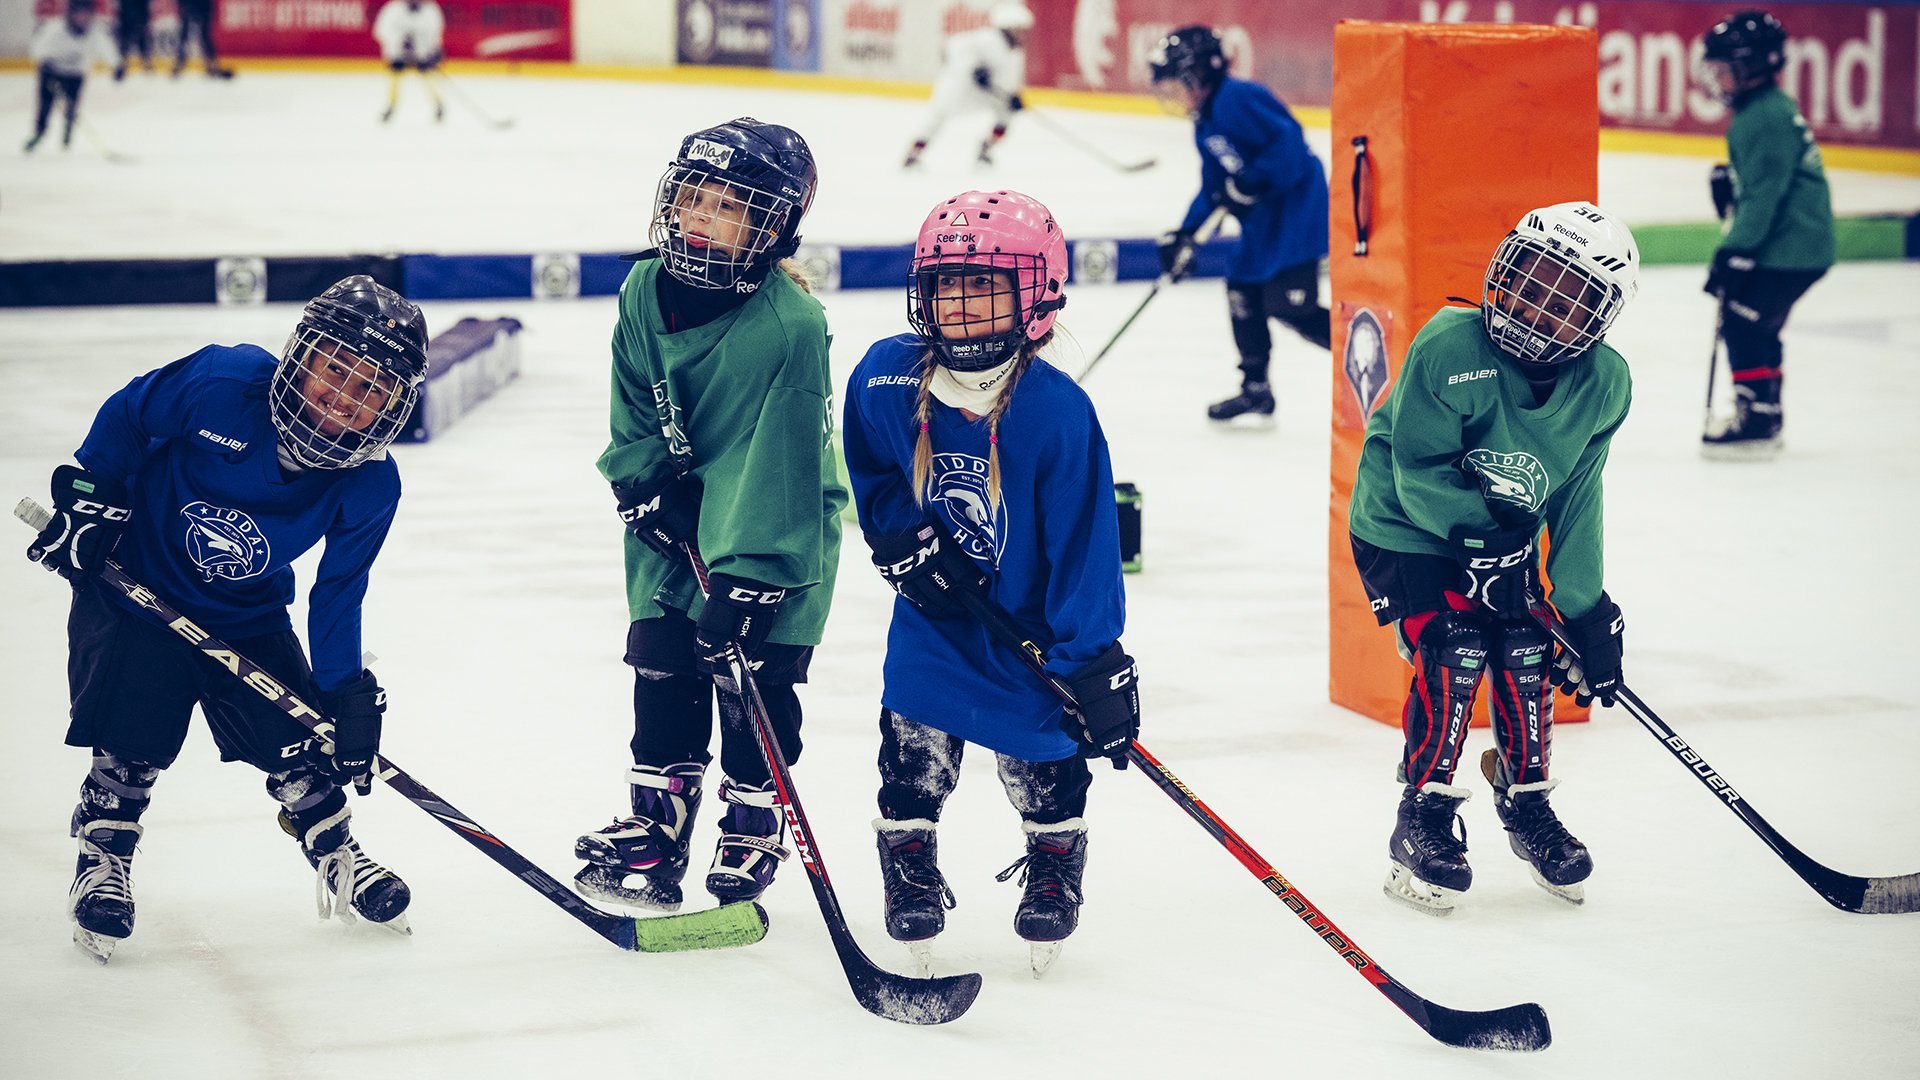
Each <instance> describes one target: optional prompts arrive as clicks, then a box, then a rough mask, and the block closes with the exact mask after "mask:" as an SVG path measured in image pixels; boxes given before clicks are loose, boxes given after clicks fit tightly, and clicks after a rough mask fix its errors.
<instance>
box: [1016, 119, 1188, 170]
mask: <svg viewBox="0 0 1920 1080" xmlns="http://www.w3.org/2000/svg"><path fill="white" fill-rule="evenodd" d="M1026 113H1027V115H1028V116H1031V117H1033V118H1034V119H1035V120H1038V121H1040V122H1041V123H1042V124H1044V125H1046V126H1047V128H1048V129H1049V130H1051V131H1052V132H1053V133H1054V134H1055V135H1058V136H1060V137H1061V138H1062V139H1065V140H1066V141H1067V142H1070V143H1072V144H1073V145H1074V146H1076V147H1078V148H1080V150H1081V151H1083V152H1084V153H1086V154H1087V155H1088V156H1089V157H1092V158H1093V159H1094V160H1096V161H1098V162H1100V163H1101V164H1103V165H1105V166H1107V167H1108V168H1111V169H1116V170H1118V171H1120V172H1123V173H1135V172H1140V171H1141V170H1143V169H1151V168H1153V167H1154V166H1155V165H1157V164H1159V162H1158V160H1157V159H1155V158H1148V159H1147V160H1145V161H1135V162H1131V163H1129V162H1125V161H1121V160H1119V159H1118V158H1116V157H1114V156H1113V155H1112V154H1109V153H1107V152H1106V151H1105V150H1102V149H1100V148H1099V147H1098V146H1095V145H1094V144H1092V143H1090V142H1088V141H1087V140H1085V139H1083V138H1081V137H1080V136H1078V135H1076V134H1074V133H1073V131H1072V129H1070V128H1068V127H1067V126H1066V125H1065V124H1062V123H1061V122H1060V121H1058V120H1055V119H1054V118H1053V117H1051V116H1048V115H1047V114H1046V113H1044V112H1041V111H1040V110H1039V109H1035V108H1032V107H1028V108H1027V110H1026Z"/></svg>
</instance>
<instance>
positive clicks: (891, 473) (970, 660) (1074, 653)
mask: <svg viewBox="0 0 1920 1080" xmlns="http://www.w3.org/2000/svg"><path fill="white" fill-rule="evenodd" d="M1066 278H1067V242H1066V238H1065V236H1063V235H1062V234H1061V231H1060V229H1059V227H1058V226H1057V225H1056V224H1055V223H1054V220H1053V215H1052V214H1051V213H1050V212H1048V210H1047V208H1046V207H1045V206H1042V205H1041V204H1040V203H1038V202H1036V201H1035V200H1033V199H1031V198H1028V197H1027V196H1025V195H1022V194H1020V193H1018V192H1013V191H999V192H991V193H989V192H980V191H970V192H967V193H965V194H963V195H957V196H955V197H953V198H951V199H948V200H947V201H946V202H944V203H941V204H940V205H939V206H936V207H934V209H933V211H932V212H931V213H930V214H928V215H927V219H926V221H925V223H924V224H922V225H921V227H920V236H919V242H918V244H917V246H916V249H915V253H914V260H913V270H912V277H911V278H910V284H909V286H908V292H907V324H908V325H909V326H910V327H912V329H913V332H912V333H909V334H901V335H899V336H897V337H890V338H886V339H883V340H881V341H879V342H876V343H875V344H874V345H873V347H872V348H870V349H868V350H867V355H866V357H865V358H864V359H862V360H861V361H860V364H859V366H858V367H857V368H855V369H854V372H853V376H852V378H851V379H849V380H848V383H847V395H846V431H845V442H846V455H847V471H848V474H849V475H850V476H851V477H852V479H853V487H854V493H855V496H856V499H857V501H858V504H859V508H860V527H861V529H862V530H864V532H865V533H866V539H867V543H868V544H869V545H870V546H871V547H872V548H873V561H874V565H875V566H877V567H879V570H880V575H881V576H882V577H883V578H885V579H886V580H887V583H888V584H890V585H892V586H893V587H894V589H895V590H896V591H898V592H899V594H900V597H899V599H897V600H895V601H894V608H893V625H892V629H891V630H890V632H889V633H888V636H887V656H886V672H885V689H884V690H883V691H882V694H881V708H880V795H879V804H880V817H879V819H878V820H876V821H875V822H874V828H875V830H877V831H878V833H879V838H878V844H879V852H880V871H881V878H882V881H883V883H884V886H885V890H886V897H885V902H886V925H887V933H888V934H890V935H892V936H893V937H894V939H895V940H898V941H903V942H907V943H908V944H909V947H911V948H913V949H914V951H915V954H916V956H917V957H918V958H919V959H920V962H921V964H922V967H923V968H924V967H925V965H926V963H927V960H928V959H929V954H930V950H931V946H930V945H929V944H927V943H928V941H929V939H931V938H932V937H933V936H934V935H936V934H938V933H940V931H941V930H942V929H944V927H945V925H946V909H947V908H949V907H952V906H954V903H955V898H954V895H953V891H952V890H951V889H950V888H948V886H947V883H946V879H945V878H944V877H943V876H942V874H941V872H940V867H939V865H938V862H937V858H936V854H937V852H936V847H937V845H936V839H935V832H936V829H937V827H938V822H939V820H940V811H941V807H942V806H943V805H944V804H945V802H946V799H947V796H948V795H949V794H951V793H952V791H953V789H954V785H955V784H956V783H958V781H959V779H960V759H961V753H962V751H963V750H964V749H965V746H966V744H967V743H970V742H971V743H977V744H979V745H980V746H983V747H985V748H987V749H989V750H991V751H993V753H994V757H995V759H996V760H997V761H998V763H999V771H1000V779H1001V782H1002V783H1003V784H1004V785H1005V787H1006V791H1007V798H1008V799H1009V800H1010V801H1011V802H1012V803H1013V806H1014V809H1015V810H1017V811H1018V812H1019V814H1020V827H1021V830H1022V832H1023V833H1024V834H1025V839H1026V854H1025V855H1024V856H1022V857H1021V858H1020V859H1019V860H1018V861H1016V862H1015V863H1014V865H1012V866H1010V867H1008V868H1007V869H1006V871H1005V872H1003V873H1002V874H1001V875H1000V880H1002V881H1005V880H1007V879H1008V878H1010V877H1012V876H1013V875H1014V874H1015V873H1016V872H1019V873H1022V875H1023V876H1022V879H1021V881H1022V884H1023V885H1024V886H1025V893H1024V895H1023V896H1022V898H1021V900H1020V904H1019V908H1018V911H1017V912H1016V914H1015V915H1014V930H1015V932H1016V933H1018V934H1019V935H1020V936H1021V937H1022V938H1025V939H1026V940H1028V941H1029V942H1032V943H1033V946H1032V949H1031V951H1032V954H1033V968H1034V971H1035V973H1036V974H1038V973H1040V972H1043V971H1045V970H1046V967H1047V965H1048V964H1050V963H1051V962H1052V960H1053V958H1054V956H1056V955H1057V954H1058V951H1059V948H1060V943H1061V942H1062V941H1063V940H1064V939H1065V938H1066V937H1067V935H1069V934H1071V933H1073V931H1074V927H1075V926H1076V925H1078V923H1079V918H1080V904H1081V899H1082V895H1081V877H1082V874H1083V873H1084V871H1085V869H1086V860H1087V822H1086V818H1085V813H1086V805H1087V788H1088V786H1089V784H1090V783H1091V782H1092V774H1091V772H1089V770H1088V768H1087V763H1086V761H1085V759H1086V758H1089V757H1101V756H1105V757H1109V758H1111V759H1113V761H1114V763H1115V765H1116V766H1117V767H1120V768H1124V767H1125V762H1126V753H1127V748H1128V746H1129V745H1130V744H1131V743H1132V740H1133V738H1134V736H1136V735H1137V734H1139V731H1140V700H1139V692H1138V690H1137V688H1136V686H1137V684H1136V680H1135V678H1134V663H1133V659H1132V658H1131V657H1129V656H1128V655H1127V654H1126V651H1125V650H1124V649H1122V648H1121V647H1120V641H1119V637H1120V632H1121V629H1122V627H1123V624H1124V622H1125V619H1126V595H1125V590H1124V588H1123V587H1122V585H1121V577H1120V541H1119V526H1118V522H1117V519H1116V518H1115V516H1114V512H1113V470H1112V466H1111V463H1110V462H1109V460H1108V457H1107V443H1106V437H1105V436H1104V435H1103V434H1102V433H1101V430H1100V422H1099V420H1098V419H1097V418H1096V417H1095V416H1094V412H1093V404H1092V402H1090V401H1089V400H1088V399H1087V395H1086V394H1085V393H1083V392H1082V391H1081V390H1080V388H1079V387H1078V386H1076V385H1075V384H1074V381H1073V380H1072V379H1071V378H1069V377H1068V376H1066V375H1064V374H1062V373H1061V372H1060V370H1059V369H1058V368H1055V367H1053V366H1052V365H1051V364H1049V363H1047V362H1046V361H1045V360H1043V359H1040V358H1039V356H1038V355H1037V354H1038V353H1039V352H1040V350H1041V349H1042V348H1044V347H1045V346H1046V344H1047V343H1048V342H1049V341H1050V340H1052V338H1053V328H1054V320H1055V318H1056V317H1057V316H1058V312H1059V309H1060V308H1061V307H1062V306H1063V305H1064V304H1065V303H1066V297H1065V296H1064V295H1063V294H1062V291H1061V289H1062V286H1063V285H1064V284H1065V282H1066ZM967 592H971V593H975V594H978V595H981V596H985V597H987V598H989V599H990V600H992V601H994V602H996V603H998V604H999V605H1001V606H1002V607H1004V608H1005V609H1006V610H1007V611H1008V612H1010V613H1011V614H1012V615H1013V617H1014V618H1015V619H1016V620H1018V621H1019V622H1020V623H1021V624H1022V625H1023V626H1026V627H1029V628H1030V630H1031V632H1032V633H1033V634H1035V635H1036V636H1035V638H1034V640H1036V641H1041V642H1050V643H1051V647H1050V648H1049V649H1048V651H1047V668H1048V669H1049V670H1050V671H1053V672H1055V673H1057V674H1058V675H1059V676H1060V677H1061V678H1063V679H1064V680H1066V682H1067V683H1068V684H1069V685H1070V686H1071V687H1072V688H1073V690H1074V693H1075V696H1076V698H1077V699H1078V701H1079V703H1080V710H1079V712H1078V713H1074V712H1067V711H1063V710H1062V708H1061V704H1060V700H1059V698H1058V697H1056V696H1055V695H1054V694H1053V692H1052V691H1051V690H1049V689H1048V688H1047V687H1046V686H1045V685H1044V684H1043V683H1042V682H1041V681H1040V680H1038V679H1036V678H1034V676H1033V674H1032V673H1031V672H1029V671H1028V670H1026V666H1025V664H1024V663H1023V662H1022V661H1021V659H1020V658H1019V657H1018V656H1016V655H1015V654H1014V653H1013V652H1012V651H1011V650H1009V649H1007V648H1006V647H1005V646H1003V645H1000V644H998V643H996V641H995V639H994V637H993V635H992V634H990V633H989V632H988V631H987V628H986V627H985V626H984V625H983V624H982V623H981V622H980V621H979V620H978V619H977V618H975V617H973V615H972V614H971V613H969V611H968V610H967V608H966V606H965V605H964V603H963V601H962V600H961V598H960V597H961V594H962V593H967Z"/></svg>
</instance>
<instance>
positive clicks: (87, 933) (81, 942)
mask: <svg viewBox="0 0 1920 1080" xmlns="http://www.w3.org/2000/svg"><path fill="white" fill-rule="evenodd" d="M120 941H121V939H120V938H116V937H108V936H106V935H105V934H96V933H94V932H93V931H91V930H87V929H83V928H82V927H81V926H80V925H79V924H77V923H76V924H75V925H74V927H73V947H74V948H76V949H79V950H80V951H81V952H83V953H85V954H87V956H88V957H90V958H91V959H92V960H93V962H94V963H96V964H104V963H106V962H107V958H108V957H109V956H112V955H113V947H114V946H115V945H118V944H120Z"/></svg>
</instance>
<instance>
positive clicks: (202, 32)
mask: <svg viewBox="0 0 1920 1080" xmlns="http://www.w3.org/2000/svg"><path fill="white" fill-rule="evenodd" d="M179 3H180V51H179V52H178V53H176V54H175V55H174V61H173V73H174V74H176V75H178V74H179V73H180V69H181V68H184V67H186V66H187V42H188V41H189V40H191V39H192V38H193V37H195V36H196V35H198V36H199V38H200V59H202V60H204V61H206V64H207V72H208V73H209V74H211V73H212V72H213V69H214V68H217V67H219V66H220V56H219V54H218V53H217V52H215V51H214V48H213V0H179Z"/></svg>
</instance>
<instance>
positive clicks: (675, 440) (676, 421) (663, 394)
mask: <svg viewBox="0 0 1920 1080" xmlns="http://www.w3.org/2000/svg"><path fill="white" fill-rule="evenodd" d="M653 408H654V411H655V412H657V413H659V414H660V434H662V435H665V436H666V437H667V453H669V454H672V455H673V456H674V458H675V459H677V460H679V461H682V462H684V461H686V460H687V459H688V458H690V457H692V456H693V444H692V443H690V442H688V441H687V431H686V429H685V428H683V427H681V426H680V406H679V404H678V403H677V402H675V401H674V400H673V395H671V394H669V393H667V380H665V379H661V380H660V381H659V382H657V383H654V384H653Z"/></svg>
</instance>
